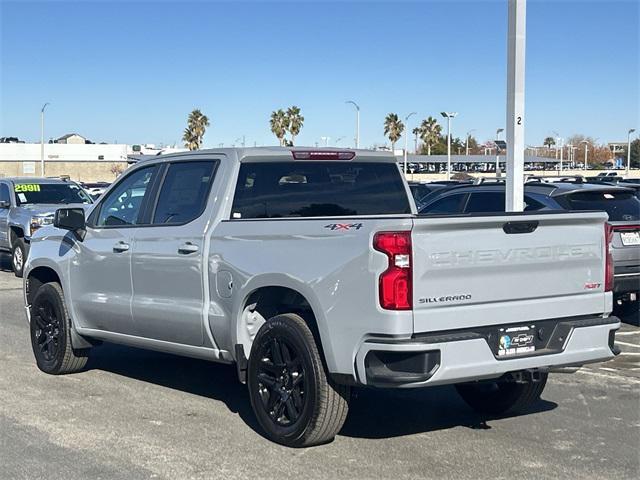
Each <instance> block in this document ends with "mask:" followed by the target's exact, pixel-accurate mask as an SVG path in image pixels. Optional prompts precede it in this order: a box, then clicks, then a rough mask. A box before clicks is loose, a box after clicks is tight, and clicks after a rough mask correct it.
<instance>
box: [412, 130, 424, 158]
mask: <svg viewBox="0 0 640 480" xmlns="http://www.w3.org/2000/svg"><path fill="white" fill-rule="evenodd" d="M411 133H413V137H414V138H413V151H414V153H418V137H419V136H420V135H421V133H422V129H421V128H420V127H416V128H414V129H413V130H411Z"/></svg>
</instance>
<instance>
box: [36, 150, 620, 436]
mask: <svg viewBox="0 0 640 480" xmlns="http://www.w3.org/2000/svg"><path fill="white" fill-rule="evenodd" d="M465 188H466V187H465ZM605 221H606V215H605V214H604V213H602V212H579V213H573V212H552V213H544V212H540V211H536V212H533V214H532V215H528V214H527V213H525V214H504V213H502V214H495V215H490V216H472V217H465V218H460V217H456V216H450V217H440V218H427V217H423V216H418V215H417V211H416V208H415V205H414V202H413V199H412V198H411V195H410V193H409V189H408V187H407V184H406V183H405V181H404V180H403V176H402V174H401V171H400V169H399V167H398V165H397V164H396V162H395V158H394V157H393V155H392V154H390V153H384V152H371V151H350V150H329V149H321V150H306V149H303V148H295V149H286V148H251V149H220V150H211V151H208V150H203V151H199V152H189V153H184V154H172V155H162V156H159V157H157V159H154V160H149V161H144V162H140V163H138V164H136V165H135V166H133V167H131V168H130V169H129V170H128V171H127V172H125V173H124V174H123V175H122V176H121V177H119V178H118V179H117V180H116V183H115V184H114V185H113V186H112V187H111V188H110V190H109V191H108V192H107V193H106V194H105V195H104V196H102V197H101V198H100V200H99V201H98V202H97V203H96V204H95V205H94V206H93V207H92V208H91V209H90V210H89V211H87V212H86V214H85V211H84V210H83V209H81V208H63V209H59V210H58V211H57V212H56V215H55V220H54V224H53V225H52V226H48V227H45V228H43V229H41V230H40V231H38V232H36V234H35V236H34V237H33V238H32V246H31V254H30V255H29V258H28V261H27V265H26V269H25V276H26V279H25V283H24V285H25V297H24V298H25V302H26V309H25V311H26V312H27V315H28V317H29V321H30V332H31V343H32V346H33V352H34V355H35V359H36V363H37V365H38V367H39V368H40V369H41V370H42V371H44V372H47V373H50V374H63V373H70V372H76V371H78V370H81V369H82V368H83V367H84V365H85V364H86V361H87V356H88V355H89V352H90V351H91V347H92V346H93V345H94V344H95V343H96V342H99V341H109V342H116V343H122V344H126V345H133V346H136V347H142V348H149V349H153V350H160V351H164V352H170V353H174V354H179V355H186V356H192V357H197V358H201V359H206V360H211V361H218V362H226V363H234V364H235V365H236V368H237V373H238V378H239V379H240V381H241V382H246V383H247V385H248V390H249V397H250V401H251V406H252V408H253V411H254V412H255V415H256V418H257V420H258V423H259V425H260V426H261V427H262V429H263V430H264V432H265V434H266V435H267V437H268V438H270V439H272V440H274V441H276V442H280V443H282V444H285V445H289V446H310V445H316V444H321V443H324V442H327V441H330V440H331V439H332V438H333V437H334V436H335V435H336V433H337V432H338V431H339V430H340V429H341V427H342V425H343V423H344V421H345V418H346V415H347V411H348V407H349V400H350V389H351V387H353V386H356V385H363V386H369V387H377V388H412V387H413V388H415V387H427V386H431V385H443V384H454V385H456V386H457V390H458V392H459V393H460V395H461V396H462V398H463V399H464V400H465V401H466V402H467V403H468V404H469V405H470V406H471V407H473V408H475V409H476V410H478V411H481V412H489V413H491V414H505V413H511V412H518V411H523V410H526V409H527V408H528V407H529V406H530V405H531V404H532V403H534V402H536V401H537V400H538V399H539V397H540V394H541V392H542V391H543V389H544V386H545V384H546V381H547V376H548V373H549V371H551V370H552V369H554V368H556V367H563V366H567V365H571V366H576V365H583V364H585V363H590V362H598V361H603V360H607V359H610V358H612V357H613V356H614V350H615V347H614V343H613V342H614V334H615V331H616V330H617V329H618V328H619V327H620V322H619V320H618V319H617V318H615V317H612V316H610V312H611V309H612V294H611V291H610V290H611V287H612V285H611V277H610V276H608V275H609V272H610V271H611V258H610V255H608V254H607V252H608V246H607V241H608V239H609V236H607V235H605V228H604V227H605ZM534 232H535V234H533V233H534ZM211 381H216V380H215V379H214V378H212V379H211ZM76 388H82V387H81V384H78V385H77V386H76ZM176 408H177V407H176ZM425 408H428V406H427V405H425ZM372 420H373V419H372Z"/></svg>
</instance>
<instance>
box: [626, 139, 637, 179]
mask: <svg viewBox="0 0 640 480" xmlns="http://www.w3.org/2000/svg"><path fill="white" fill-rule="evenodd" d="M635 131H636V129H635V128H630V129H629V131H628V132H627V175H629V169H630V168H631V134H632V133H633V132H635Z"/></svg>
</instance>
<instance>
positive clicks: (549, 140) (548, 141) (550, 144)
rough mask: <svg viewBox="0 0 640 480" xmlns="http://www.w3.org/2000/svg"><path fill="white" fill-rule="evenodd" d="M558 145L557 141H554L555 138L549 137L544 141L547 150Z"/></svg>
mask: <svg viewBox="0 0 640 480" xmlns="http://www.w3.org/2000/svg"><path fill="white" fill-rule="evenodd" d="M555 144H556V141H555V140H554V139H553V137H547V138H545V139H544V142H543V145H544V146H546V147H547V148H549V149H550V148H551V147H553V146H554V145H555Z"/></svg>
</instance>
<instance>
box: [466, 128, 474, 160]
mask: <svg viewBox="0 0 640 480" xmlns="http://www.w3.org/2000/svg"><path fill="white" fill-rule="evenodd" d="M475 131H476V129H475V128H474V129H473V130H469V131H468V132H467V143H466V145H465V152H464V154H465V155H466V156H468V155H469V137H470V136H471V132H475Z"/></svg>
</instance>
